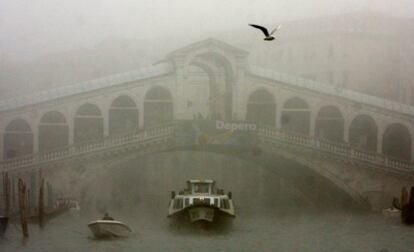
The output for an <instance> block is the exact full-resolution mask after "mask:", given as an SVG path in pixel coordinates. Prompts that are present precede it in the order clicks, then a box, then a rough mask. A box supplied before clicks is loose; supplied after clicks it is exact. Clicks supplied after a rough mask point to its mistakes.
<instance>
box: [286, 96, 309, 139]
mask: <svg viewBox="0 0 414 252" xmlns="http://www.w3.org/2000/svg"><path fill="white" fill-rule="evenodd" d="M281 125H282V129H284V130H289V131H294V132H298V133H302V134H306V135H309V127H310V111H309V107H308V104H307V103H306V102H305V101H304V100H303V99H301V98H298V97H293V98H290V99H289V100H287V101H286V102H285V104H284V105H283V111H282V116H281Z"/></svg>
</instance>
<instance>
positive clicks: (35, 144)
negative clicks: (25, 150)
mask: <svg viewBox="0 0 414 252" xmlns="http://www.w3.org/2000/svg"><path fill="white" fill-rule="evenodd" d="M31 126H32V132H33V153H37V152H39V125H35V124H34V123H31Z"/></svg>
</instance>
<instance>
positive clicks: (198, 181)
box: [187, 179, 215, 184]
mask: <svg viewBox="0 0 414 252" xmlns="http://www.w3.org/2000/svg"><path fill="white" fill-rule="evenodd" d="M187 183H190V184H198V183H207V184H214V183H215V181H214V180H212V179H190V180H188V181H187Z"/></svg>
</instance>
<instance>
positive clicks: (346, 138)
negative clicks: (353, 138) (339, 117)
mask: <svg viewBox="0 0 414 252" xmlns="http://www.w3.org/2000/svg"><path fill="white" fill-rule="evenodd" d="M350 127H351V120H349V119H347V118H344V136H343V137H344V141H345V143H349V128H350Z"/></svg>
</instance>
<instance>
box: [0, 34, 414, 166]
mask: <svg viewBox="0 0 414 252" xmlns="http://www.w3.org/2000/svg"><path fill="white" fill-rule="evenodd" d="M247 57H248V53H247V52H245V51H243V50H241V49H238V48H235V47H233V46H231V45H228V44H226V43H223V42H221V41H217V40H214V39H207V40H204V41H201V42H197V43H194V44H191V45H189V46H187V47H184V48H181V49H178V50H176V51H174V52H172V53H170V54H169V55H167V57H166V59H165V60H164V61H162V62H159V63H157V64H156V65H154V66H151V67H149V68H146V69H143V70H139V71H138V72H133V73H125V74H120V75H115V76H109V77H107V78H103V79H99V80H94V81H90V82H85V83H80V84H77V85H74V86H71V87H64V88H61V89H58V90H50V91H45V92H42V94H41V95H34V97H40V98H39V99H38V100H36V98H33V97H22V98H18V99H12V100H8V101H3V102H1V103H0V149H1V152H0V153H1V154H0V155H1V159H3V160H6V159H12V158H18V157H21V156H24V155H30V154H32V153H35V152H46V151H48V150H53V149H57V148H61V147H64V146H68V145H71V144H80V143H82V142H87V141H94V140H97V139H100V138H102V137H104V136H108V135H116V134H122V133H125V132H130V131H137V130H139V129H142V128H144V127H151V126H153V125H157V124H160V123H164V122H170V121H172V120H174V119H191V118H193V117H199V116H201V117H203V118H207V117H209V118H217V119H223V120H227V121H231V120H247V121H253V122H258V123H263V124H267V125H270V126H274V127H277V128H280V129H283V130H286V131H291V132H296V133H298V134H303V135H311V136H314V137H317V138H322V139H327V140H330V141H332V142H340V143H348V144H350V145H351V146H353V147H355V148H357V149H363V150H367V151H373V152H380V153H383V154H385V155H389V156H392V157H396V158H399V159H404V160H409V161H410V160H412V159H413V158H414V147H413V146H414V143H413V142H414V141H413V137H414V127H413V119H414V108H412V107H409V106H406V105H402V104H397V103H394V102H389V101H385V100H382V99H380V98H375V97H370V96H367V95H362V94H359V93H356V92H352V91H349V90H342V89H335V88H333V87H332V86H328V85H325V84H323V83H318V82H314V81H308V80H304V79H301V78H297V77H292V76H287V75H284V74H279V73H276V72H273V71H272V70H268V69H261V68H257V67H254V66H250V65H249V64H248V63H247Z"/></svg>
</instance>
